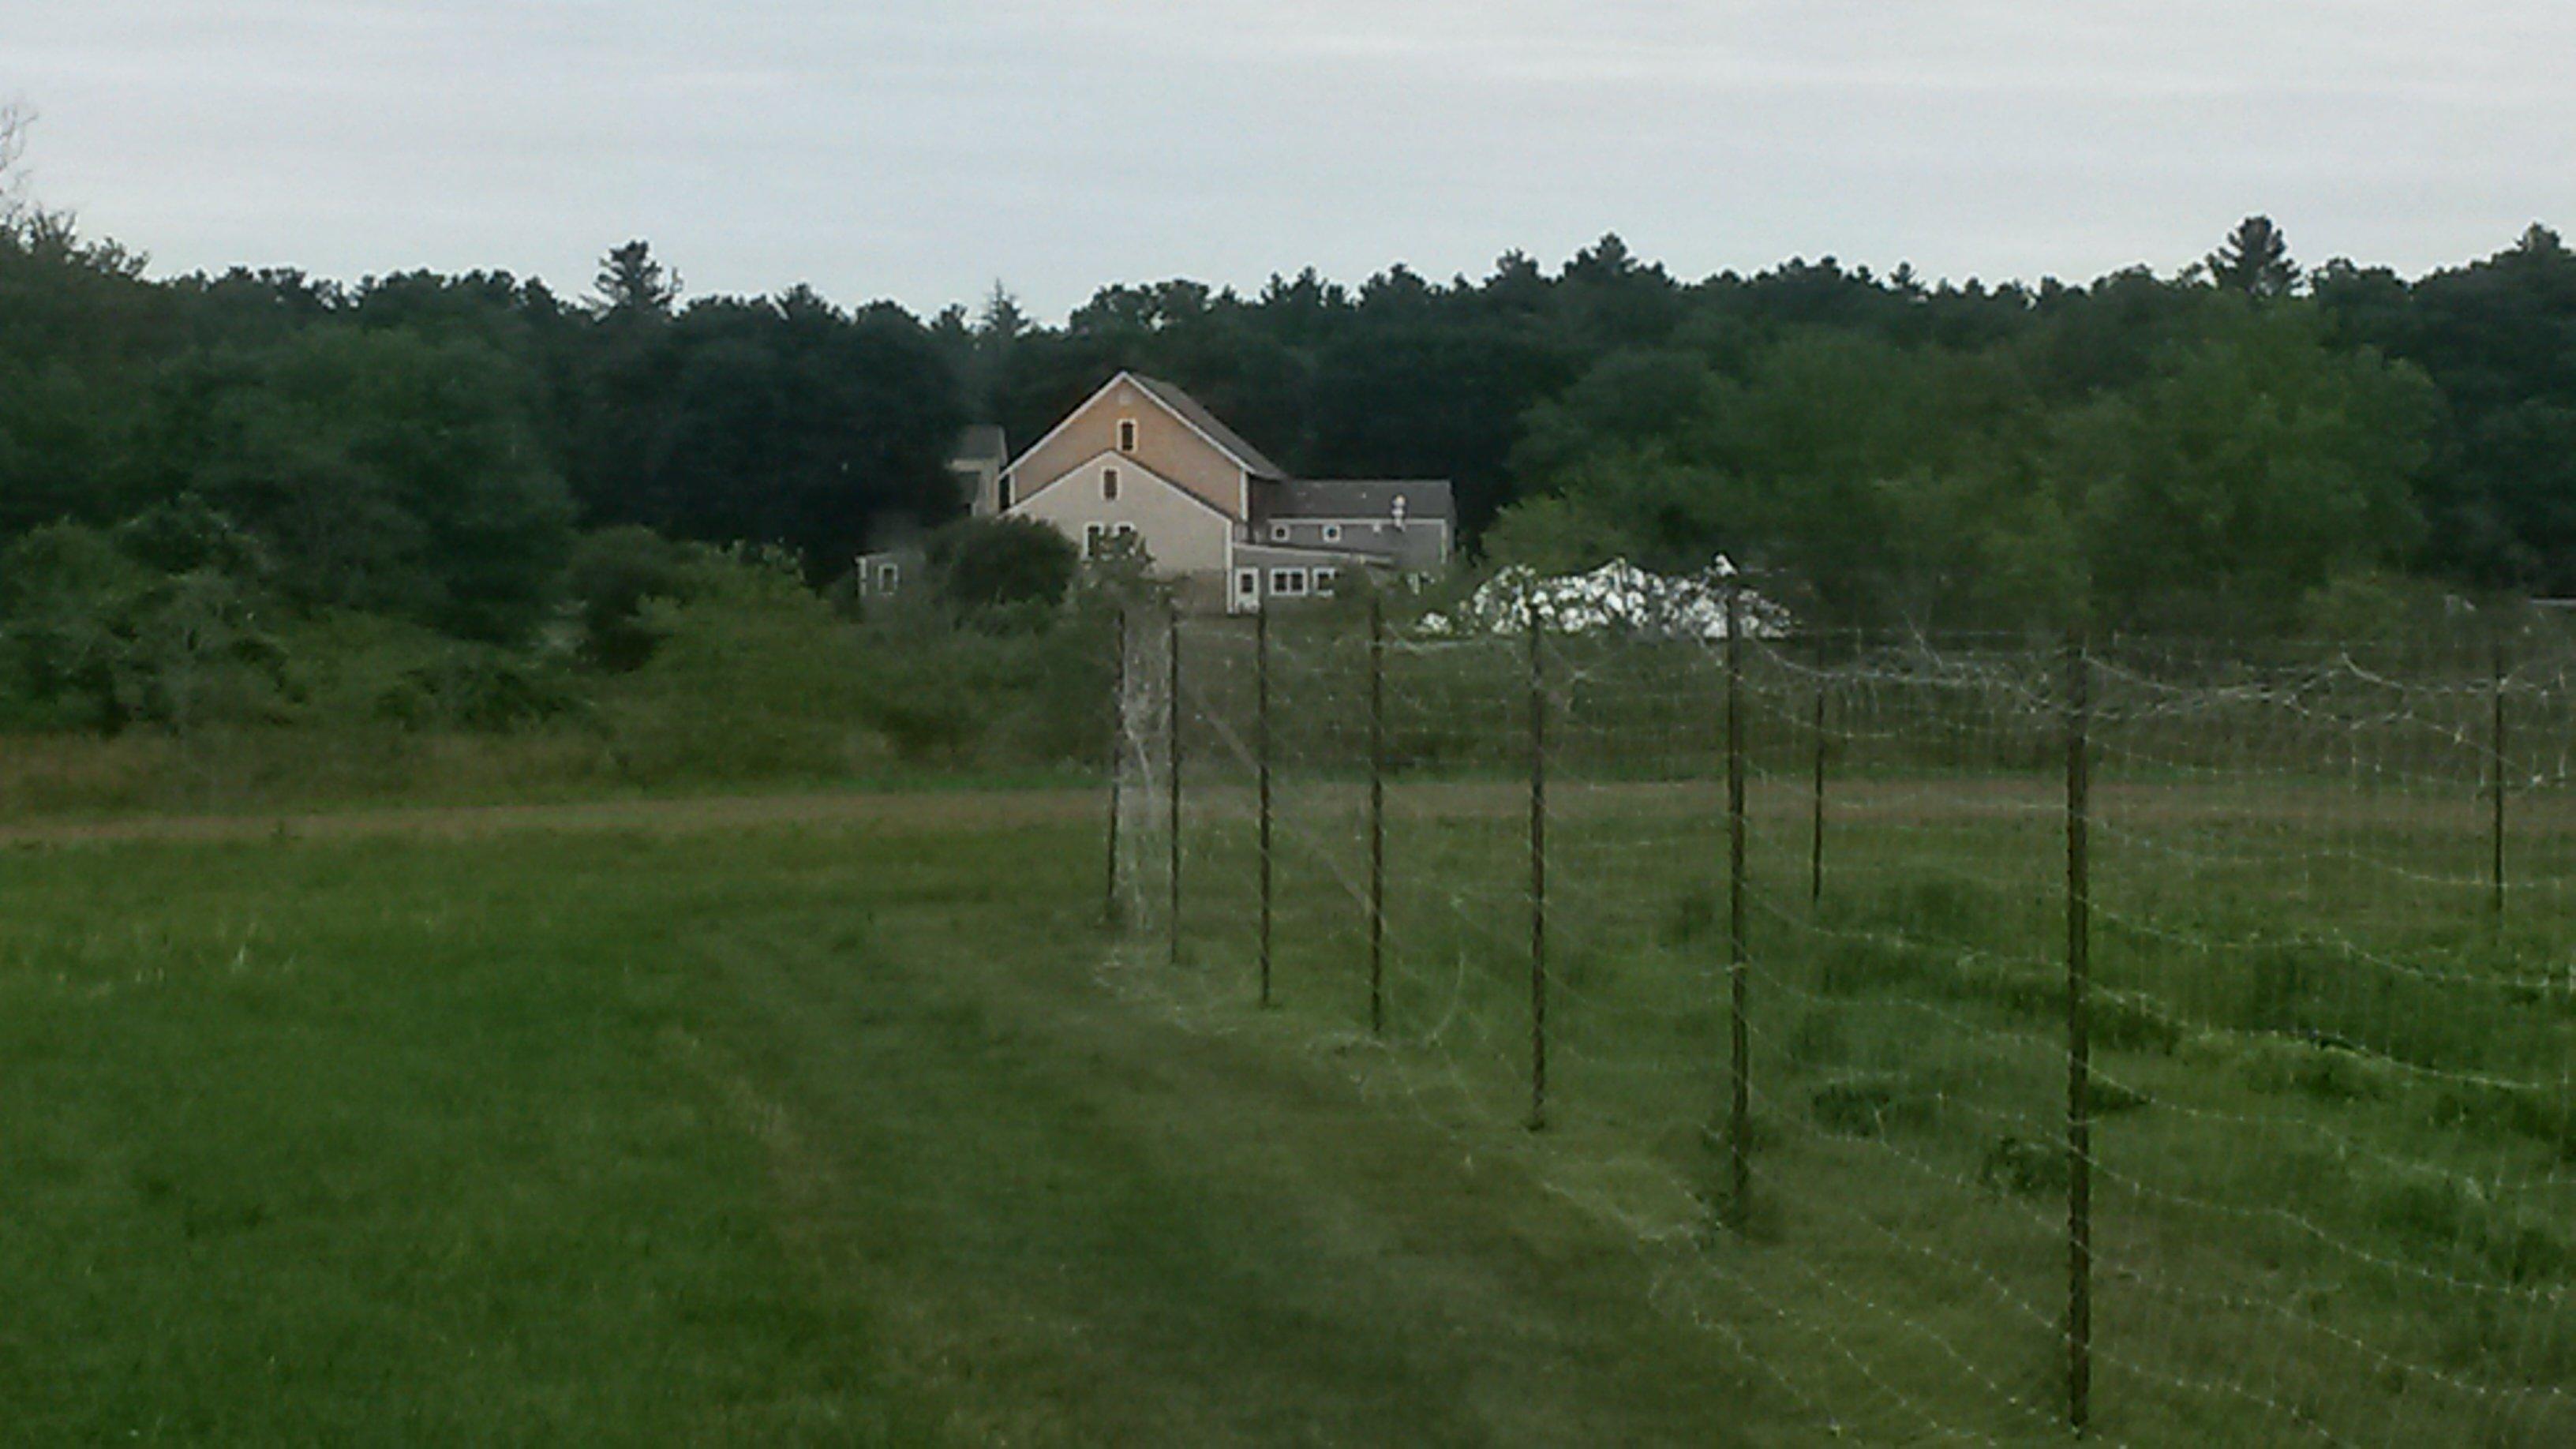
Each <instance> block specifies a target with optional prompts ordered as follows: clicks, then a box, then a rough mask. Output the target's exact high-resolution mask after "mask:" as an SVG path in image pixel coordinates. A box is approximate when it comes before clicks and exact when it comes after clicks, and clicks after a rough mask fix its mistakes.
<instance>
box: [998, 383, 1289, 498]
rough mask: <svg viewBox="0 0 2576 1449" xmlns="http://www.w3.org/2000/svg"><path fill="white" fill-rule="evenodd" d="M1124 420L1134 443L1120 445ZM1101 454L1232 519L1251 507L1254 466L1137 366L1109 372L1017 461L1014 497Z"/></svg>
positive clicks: (1042, 487)
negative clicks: (1131, 427) (1123, 460)
mask: <svg viewBox="0 0 2576 1449" xmlns="http://www.w3.org/2000/svg"><path fill="white" fill-rule="evenodd" d="M1122 423H1133V424H1134V425H1135V438H1134V442H1135V445H1136V446H1135V447H1134V448H1133V449H1132V450H1129V449H1126V448H1122V447H1121V446H1120V444H1121V443H1122V441H1124V439H1122V437H1121V435H1120V430H1121V424H1122ZM1104 453H1111V454H1116V455H1118V456H1122V457H1125V458H1127V459H1128V460H1130V461H1131V462H1134V463H1136V464H1137V465H1138V466H1140V467H1143V468H1146V469H1148V470H1149V471H1151V472H1152V473H1153V474H1154V475H1155V476H1156V477H1157V478H1159V479H1161V480H1163V481H1165V482H1169V483H1173V484H1176V485H1178V486H1179V487H1180V488H1182V489H1183V490H1185V491H1187V492H1188V493H1190V494H1191V495H1192V496H1193V497H1195V498H1197V499H1198V500H1200V501H1201V502H1204V503H1206V504H1208V505H1209V506H1211V507H1213V508H1216V509H1219V510H1220V511H1222V512H1224V513H1225V515H1226V516H1227V517H1229V518H1241V517H1242V516H1243V514H1244V511H1245V509H1246V508H1247V507H1248V506H1249V503H1250V498H1249V491H1250V490H1249V487H1248V483H1247V479H1248V478H1249V477H1250V476H1252V474H1251V471H1250V465H1248V464H1247V463H1246V462H1245V461H1244V459H1243V458H1241V457H1240V456H1238V455H1237V454H1236V453H1235V452H1234V451H1233V450H1232V449H1229V448H1228V447H1227V446H1226V445H1225V444H1224V443H1223V442H1222V441H1221V440H1220V439H1218V438H1216V437H1213V436H1211V435H1210V434H1209V433H1208V432H1207V430H1205V429H1203V428H1201V427H1200V426H1199V425H1198V424H1197V423H1196V422H1194V421H1193V420H1192V419H1191V418H1190V416H1189V415H1188V413H1187V412H1186V411H1184V410H1183V409H1180V408H1176V407H1174V406H1173V405H1172V403H1171V402H1170V401H1169V400H1168V399H1167V398H1166V397H1165V396H1164V395H1163V394H1162V393H1160V392H1158V391H1157V390H1156V389H1155V388H1154V387H1153V386H1151V385H1149V384H1148V383H1147V382H1146V381H1145V380H1144V379H1142V378H1139V377H1138V376H1137V375H1136V374H1134V373H1132V372H1121V373H1119V374H1118V375H1117V376H1115V377H1113V378H1111V379H1110V380H1109V381H1108V382H1107V383H1105V384H1103V385H1102V386H1101V388H1100V389H1099V390H1098V391H1097V392H1094V393H1093V394H1092V395H1091V396H1090V397H1089V398H1088V399H1086V400H1085V401H1084V402H1083V404H1082V405H1081V406H1080V407H1077V408H1075V409H1074V410H1073V411H1072V412H1071V413H1068V414H1067V415H1066V416H1065V418H1064V420H1063V421H1062V422H1060V423H1058V424H1056V426H1055V427H1054V428H1053V429H1052V430H1050V431H1049V432H1048V433H1047V435H1046V436H1045V437H1043V438H1040V439H1039V440H1038V441H1037V443H1036V444H1035V445H1034V446H1032V447H1030V448H1029V449H1028V451H1026V452H1024V453H1022V454H1021V455H1020V456H1019V457H1018V458H1015V459H1013V460H1012V462H1011V466H1010V468H1009V469H1008V470H1007V471H1006V473H1005V476H1006V477H1008V478H1009V479H1010V480H1011V484H1012V489H1011V491H1012V497H1013V501H1014V503H1017V502H1019V501H1020V500H1023V499H1027V498H1034V497H1036V496H1037V495H1038V494H1040V493H1042V492H1044V491H1046V490H1047V489H1049V488H1051V487H1053V486H1054V485H1055V483H1056V482H1057V480H1059V479H1061V478H1063V477H1064V476H1066V475H1067V474H1069V473H1074V472H1077V471H1079V470H1081V469H1083V468H1085V467H1087V466H1089V465H1090V464H1091V463H1093V462H1095V461H1097V460H1098V459H1099V458H1100V456H1101V455H1102V454H1104Z"/></svg>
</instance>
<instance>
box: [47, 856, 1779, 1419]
mask: <svg viewBox="0 0 2576 1449" xmlns="http://www.w3.org/2000/svg"><path fill="white" fill-rule="evenodd" d="M975 819H976V817H975V816H974V815H973V813H972V812H967V811H958V812H954V818H953V819H952V818H950V816H949V814H948V813H946V812H941V811H938V810H927V811H921V812H916V813H910V814H903V815H899V816H896V817H892V818H887V819H881V820H876V821H873V822H871V823H867V824H862V825H857V826H849V825H837V826H830V827H816V826H810V825H809V826H781V825H771V826H768V827H765V828H727V829H722V830H705V829H698V830H687V831H663V830H660V829H654V828H640V827H638V826H637V823H636V822H633V821H628V822H624V825H625V826H626V827H628V828H621V829H617V830H610V831H600V830H596V829H587V830H582V831H577V832H573V833H552V832H542V831H539V832H531V833H522V834H501V835H486V836H480V837H477V838H473V839H468V840H461V841H460V840H445V839H435V838H431V839H413V838H405V837H403V836H401V835H391V836H385V837H381V838H334V839H329V840H312V841H298V840H294V839H276V840H261V841H256V842H242V841H235V842H224V843H196V844H174V843H168V842H148V841H147V842H125V843H118V844H113V845H98V844H91V845H81V846H71V847H65V846H52V847H43V848H35V847H30V848H21V849H16V850H12V851H8V852H6V853H0V901H5V902H6V910H5V911H0V1301H5V1302H6V1303H7V1304H8V1305H9V1311H8V1313H7V1314H6V1315H5V1319H0V1419H5V1421H6V1423H7V1425H8V1433H7V1437H8V1438H9V1439H10V1440H11V1441H12V1442H38V1443H42V1442H63V1443H72V1442H96V1441H101V1440H109V1439H114V1440H122V1441H134V1442H209V1441H213V1442H259V1443H270V1442H308V1443H320V1442H348V1441H353V1440H356V1441H367V1442H387V1441H390V1442H420V1443H455V1442H468V1443H471V1442H529V1443H535V1442H566V1441H577V1442H800V1441H801V1442H828V1443H847V1442H860V1443H868V1442H884V1443H916V1442H940V1441H955V1442H1013V1443H1031V1442H1036V1443H1103V1442H1165V1443H1224V1442H1248V1443H1255V1442H1304V1441H1360V1442H1421V1443H1494V1442H1503V1443H1512V1442H1525V1443H1550V1442H1631V1443H1639V1442H1643V1443H1652V1442H1675V1443H1706V1442H1712V1441H1714V1442H1765V1441H1766V1438H1765V1429H1766V1426H1770V1425H1775V1424H1778V1423H1780V1422H1782V1415H1783V1413H1784V1409H1783V1406H1782V1405H1781V1403H1779V1402H1778V1401H1777V1400H1775V1399H1774V1398H1772V1397H1770V1396H1769V1395H1768V1393H1767V1391H1766V1390H1764V1389H1762V1388H1761V1387H1760V1386H1758V1385H1751V1384H1748V1382H1747V1380H1746V1368H1745V1365H1744V1363H1743V1361H1742V1360H1741V1359H1739V1358H1738V1357H1736V1355H1735V1354H1734V1352H1733V1350H1732V1347H1731V1344H1730V1341H1729V1340H1728V1339H1727V1338H1726V1337H1725V1336H1723V1335H1719V1334H1710V1333H1703V1332H1700V1331H1698V1330H1695V1329H1693V1328H1692V1327H1691V1326H1690V1325H1689V1324H1688V1323H1687V1322H1686V1321H1683V1320H1681V1319H1678V1318H1676V1317H1675V1316H1674V1315H1672V1314H1671V1313H1669V1312H1667V1311H1665V1310H1664V1309H1662V1308H1659V1307H1658V1306H1657V1298H1658V1289H1657V1281H1656V1268H1655V1265H1654V1264H1653V1263H1652V1262H1651V1261H1650V1260H1649V1258H1648V1256H1647V1255H1644V1254H1641V1253H1640V1252H1638V1251H1637V1250H1636V1247H1635V1244H1634V1243H1633V1242H1632V1241H1631V1240H1630V1239H1629V1238H1627V1237H1626V1236H1625V1235H1624V1234H1621V1233H1617V1232H1613V1231H1607V1230H1605V1229H1604V1227H1603V1225H1602V1224H1601V1223H1600V1222H1599V1221H1597V1220H1596V1219H1595V1218H1594V1217H1593V1216H1592V1215H1590V1214H1588V1213H1586V1212H1584V1211H1581V1210H1579V1209H1577V1208H1576V1207H1574V1206H1572V1205H1570V1204H1568V1203H1567V1202H1566V1201H1564V1200H1563V1199H1561V1198H1560V1197H1559V1196H1557V1195H1555V1194H1553V1193H1551V1192H1549V1191H1547V1190H1546V1188H1545V1185H1544V1182H1543V1178H1542V1176H1541V1174H1539V1173H1537V1172H1535V1171H1533V1170H1532V1169H1531V1167H1530V1166H1529V1165H1528V1164H1526V1163H1523V1162H1517V1161H1515V1160H1514V1159H1513V1156H1512V1154H1511V1153H1509V1152H1486V1151H1484V1150H1482V1149H1481V1148H1480V1147H1478V1146H1476V1145H1474V1144H1472V1143H1470V1144H1467V1145H1465V1146H1463V1147H1462V1146H1461V1143H1460V1141H1459V1139H1458V1138H1456V1137H1454V1136H1453V1135H1451V1130H1450V1128H1449V1126H1448V1125H1446V1124H1442V1123H1437V1122H1431V1121H1426V1120H1422V1119H1420V1118H1418V1117H1409V1116H1405V1115H1400V1114H1390V1113H1387V1112H1385V1111H1382V1110H1380V1109H1378V1108H1377V1107H1375V1106H1372V1105H1371V1104H1369V1103H1367V1102H1365V1101H1363V1100H1362V1099H1361V1098H1360V1097H1358V1096H1357V1095H1355V1094H1353V1093H1352V1092H1351V1091H1350V1090H1349V1089H1348V1085H1347V1083H1346V1082H1345V1080H1344V1079H1343V1077H1342V1075H1341V1074H1340V1073H1339V1072H1338V1071H1334V1070H1325V1069H1322V1068H1320V1067H1319V1066H1318V1064H1317V1063H1316V1062H1315V1061H1314V1060H1312V1059H1311V1058H1310V1057H1309V1055H1308V1054H1307V1051H1306V1047H1305V1038H1304V1037H1303V1036H1302V1035H1301V1034H1299V1033H1296V1032H1292V1031H1285V1030H1282V1031H1272V1032H1260V1031H1255V1032H1250V1033H1233V1034H1227V1035H1214V1034H1209V1033H1206V1032H1203V1031H1197V1030H1191V1029H1187V1028H1186V1027H1185V1026H1184V1025H1182V1024H1180V1023H1178V1022H1176V1021H1174V1020H1173V1019H1172V1018H1171V1017H1170V1016H1169V1015H1168V1014H1167V1013H1164V1012H1161V1011H1159V1010H1154V1009H1150V1008H1149V1007H1148V1006H1146V1005H1144V1004H1140V1003H1139V1002H1138V1001H1137V1000H1135V999H1134V998H1132V997H1129V996H1123V995H1119V994H1115V993H1111V992H1107V991H1104V990H1102V989H1101V986H1100V984H1099V982H1098V981H1097V980H1096V979H1095V976H1096V972H1097V970H1098V968H1099V965H1100V960H1101V942H1100V939H1099V937H1098V936H1097V934H1096V933H1095V932H1094V930H1093V929H1092V927H1091V925H1090V917H1091V915H1092V913H1093V912H1094V911H1095V909H1096V905H1097V902H1096V897H1095V895H1094V892H1095V891H1096V875H1095V872H1094V869H1093V867H1094V865H1095V863H1096V855H1095V847H1094V845H1093V836H1092V834H1091V831H1090V828H1089V826H1088V824H1087V823H1085V822H1061V823H1058V822H1050V821H1048V820H1045V819H1042V818H1041V819H1012V820H1007V821H1001V822H995V821H993V820H990V819H986V820H984V821H983V822H982V823H981V824H980V825H977V824H970V823H968V822H972V821H974V820H975ZM575 823H580V824H588V825H595V824H596V823H597V822H595V821H587V822H585V821H576V822H575Z"/></svg>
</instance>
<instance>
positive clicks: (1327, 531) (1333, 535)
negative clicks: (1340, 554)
mask: <svg viewBox="0 0 2576 1449" xmlns="http://www.w3.org/2000/svg"><path fill="white" fill-rule="evenodd" d="M1341 541H1342V526H1341V525H1340V524H1338V523H1327V524H1325V525H1324V542H1326V543H1340V542H1341Z"/></svg>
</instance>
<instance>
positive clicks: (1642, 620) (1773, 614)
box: [1421, 554, 1790, 641]
mask: <svg viewBox="0 0 2576 1449" xmlns="http://www.w3.org/2000/svg"><path fill="white" fill-rule="evenodd" d="M1734 577H1735V565H1734V564H1733V563H1732V562H1730V561H1728V559H1727V558H1726V556H1725V555H1724V554H1720V555H1718V557H1717V561H1716V562H1715V563H1712V564H1711V565H1709V566H1708V567H1707V568H1705V569H1702V570H1700V571H1699V572H1698V573H1695V574H1687V575H1682V576H1679V577H1676V576H1673V575H1670V574H1653V573H1648V572H1646V571H1645V570H1644V569H1641V568H1639V567H1637V566H1636V565H1635V564H1632V563H1630V562H1628V561H1627V560H1626V559H1624V558H1620V559H1612V560H1611V561H1610V562H1608V563H1606V564H1603V565H1602V566H1601V567H1599V568H1597V569H1594V570H1593V571H1592V572H1590V573H1587V574H1559V575H1557V576H1555V577H1552V578H1550V577H1541V576H1540V575H1539V574H1538V572H1537V571H1536V570H1534V569H1530V568H1527V567H1524V566H1522V565H1518V564H1515V565H1513V566H1511V567H1509V568H1506V569H1502V570H1499V571H1497V572H1496V573H1495V574H1494V576H1493V577H1492V578H1490V579H1487V580H1486V581H1485V584H1484V586H1483V587H1482V588H1479V589H1478V590H1476V592H1475V593H1474V594H1473V595H1472V596H1470V597H1469V598H1468V600H1467V601H1466V602H1465V603H1463V604H1461V605H1459V606H1458V607H1457V608H1456V609H1454V610H1451V611H1450V612H1448V613H1445V614H1430V615H1426V616H1425V617H1424V618H1423V620H1422V624H1421V630H1422V632H1423V633H1425V634H1428V635H1431V636H1432V637H1434V638H1457V637H1461V636H1464V635H1470V634H1517V633H1520V632H1521V630H1522V628H1523V627H1524V625H1525V623H1526V621H1527V620H1528V617H1529V611H1530V608H1531V606H1532V605H1533V604H1534V605H1536V606H1537V609H1538V614H1539V619H1540V621H1541V623H1542V625H1543V627H1545V628H1548V629H1552V630H1557V631H1560V632H1563V633H1568V634H1600V633H1617V634H1630V635H1637V636H1640V637H1644V638H1650V639H1700V640H1708V641H1715V640H1721V639H1724V638H1725V637H1726V595H1727V591H1728V590H1729V589H1730V588H1733V587H1735V585H1734V584H1733V582H1732V581H1733V579H1734ZM1738 608H1739V609H1740V610H1741V612H1742V616H1743V619H1744V634H1745V637H1746V638H1748V639H1777V638H1780V637H1781V636H1783V635H1785V634H1787V633H1788V632H1789V624H1790V620H1789V611H1788V610H1786V609H1784V608H1782V607H1780V606H1779V605H1778V604H1776V603H1773V602H1772V601H1771V600H1769V599H1766V598H1763V597H1762V596H1761V595H1759V594H1756V593H1754V592H1753V591H1751V590H1750V589H1747V590H1745V591H1744V593H1743V595H1742V599H1741V602H1740V603H1739V605H1738Z"/></svg>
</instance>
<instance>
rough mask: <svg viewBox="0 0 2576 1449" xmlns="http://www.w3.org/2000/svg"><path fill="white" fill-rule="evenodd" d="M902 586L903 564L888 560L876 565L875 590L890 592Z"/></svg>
mask: <svg viewBox="0 0 2576 1449" xmlns="http://www.w3.org/2000/svg"><path fill="white" fill-rule="evenodd" d="M902 586H903V565H901V564H899V563H894V562H891V561H888V562H886V563H881V564H878V565H877V592H878V593H880V594H891V593H893V592H894V591H895V590H896V589H898V588H901V587H902Z"/></svg>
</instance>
